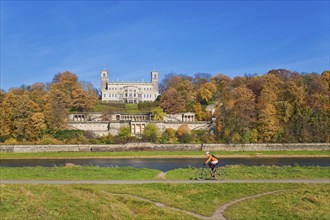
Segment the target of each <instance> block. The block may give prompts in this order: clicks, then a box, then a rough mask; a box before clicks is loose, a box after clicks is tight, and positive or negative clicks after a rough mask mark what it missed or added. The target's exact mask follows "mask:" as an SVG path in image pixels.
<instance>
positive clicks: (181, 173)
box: [0, 166, 330, 180]
mask: <svg viewBox="0 0 330 220" xmlns="http://www.w3.org/2000/svg"><path fill="white" fill-rule="evenodd" d="M221 169H224V172H225V179H226V180H232V179H329V178H330V167H312V166H311V167H300V166H293V167H291V166H283V167H276V166H227V167H225V168H221ZM196 170H197V168H184V169H175V170H170V171H168V172H166V179H171V180H190V179H195V172H196ZM160 172H161V171H160V170H153V169H142V168H132V167H87V166H74V167H17V168H15V167H0V173H1V179H13V180H14V179H16V180H22V179H33V180H42V179H44V180H52V179H53V180H70V179H71V180H152V179H155V178H156V177H157V175H158V174H159V173H160Z"/></svg>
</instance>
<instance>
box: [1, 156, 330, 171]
mask: <svg viewBox="0 0 330 220" xmlns="http://www.w3.org/2000/svg"><path fill="white" fill-rule="evenodd" d="M204 161H205V160H204V159H203V158H199V159H198V158H184V159H178V158H155V159H146V158H141V159H137V158H135V159H113V158H111V159H36V160H33V159H29V160H28V159H23V160H22V159H19V160H14V159H3V160H0V166H2V167H35V166H44V167H53V166H64V165H65V163H73V164H76V165H81V166H100V167H114V166H120V167H126V166H131V167H136V168H150V169H157V170H162V171H168V170H173V169H176V168H187V167H201V166H202V165H203V163H204ZM219 161H220V162H219V164H220V166H226V165H245V166H272V165H273V166H294V165H299V166H330V158H304V157H298V158H296V157H294V158H293V157H292V158H223V159H219Z"/></svg>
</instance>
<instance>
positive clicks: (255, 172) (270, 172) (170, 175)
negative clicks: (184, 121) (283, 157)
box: [166, 165, 330, 180]
mask: <svg viewBox="0 0 330 220" xmlns="http://www.w3.org/2000/svg"><path fill="white" fill-rule="evenodd" d="M197 169H198V168H180V169H175V170H170V171H168V172H167V173H166V178H167V179H176V180H177V179H182V180H184V179H194V178H195V172H196V171H197ZM218 169H222V170H223V172H224V176H225V179H226V180H232V179H328V178H330V166H328V167H318V166H306V167H305V166H282V167H278V166H237V165H235V166H226V167H220V168H218Z"/></svg>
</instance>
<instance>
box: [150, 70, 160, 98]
mask: <svg viewBox="0 0 330 220" xmlns="http://www.w3.org/2000/svg"><path fill="white" fill-rule="evenodd" d="M151 84H152V91H153V92H155V93H157V94H158V93H159V90H158V71H157V70H153V71H152V72H151Z"/></svg>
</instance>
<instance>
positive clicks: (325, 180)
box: [0, 179, 330, 185]
mask: <svg viewBox="0 0 330 220" xmlns="http://www.w3.org/2000/svg"><path fill="white" fill-rule="evenodd" d="M148 183H171V184H192V183H200V184H205V183H211V184H221V183H319V184H330V179H309V180H304V179H295V180H291V179H282V180H276V179H275V180H204V181H200V180H0V184H59V185H68V184H148Z"/></svg>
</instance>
